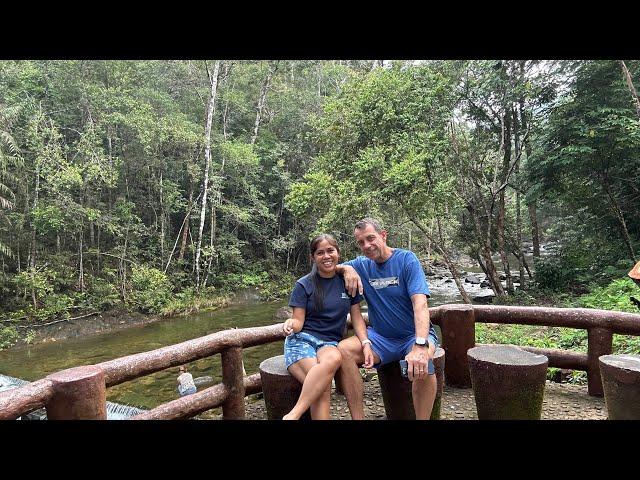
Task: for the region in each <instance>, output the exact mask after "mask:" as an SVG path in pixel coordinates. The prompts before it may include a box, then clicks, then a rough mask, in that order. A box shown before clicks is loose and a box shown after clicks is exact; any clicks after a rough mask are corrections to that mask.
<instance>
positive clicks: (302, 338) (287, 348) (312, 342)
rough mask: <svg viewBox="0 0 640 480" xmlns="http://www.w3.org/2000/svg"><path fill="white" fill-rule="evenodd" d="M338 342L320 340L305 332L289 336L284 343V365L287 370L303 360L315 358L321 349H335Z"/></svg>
mask: <svg viewBox="0 0 640 480" xmlns="http://www.w3.org/2000/svg"><path fill="white" fill-rule="evenodd" d="M337 346H338V342H328V341H325V340H320V339H319V338H317V337H314V336H313V335H311V334H310V333H307V332H298V333H294V334H291V335H289V336H288V337H287V338H286V339H285V341H284V363H285V365H286V366H287V368H289V367H290V366H291V365H293V364H294V363H296V362H297V361H298V360H302V359H303V358H317V356H318V353H317V352H318V350H320V349H321V348H322V347H337Z"/></svg>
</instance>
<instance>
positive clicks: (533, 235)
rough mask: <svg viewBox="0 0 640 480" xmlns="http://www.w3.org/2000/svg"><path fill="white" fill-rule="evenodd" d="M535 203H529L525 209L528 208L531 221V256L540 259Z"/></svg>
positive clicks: (538, 229)
mask: <svg viewBox="0 0 640 480" xmlns="http://www.w3.org/2000/svg"><path fill="white" fill-rule="evenodd" d="M536 203H537V202H536V201H535V200H533V201H531V202H530V203H529V204H528V205H527V207H528V208H529V220H531V239H532V241H533V256H534V257H535V258H540V228H539V227H538V212H537V208H536Z"/></svg>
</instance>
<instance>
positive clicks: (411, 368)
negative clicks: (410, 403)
mask: <svg viewBox="0 0 640 480" xmlns="http://www.w3.org/2000/svg"><path fill="white" fill-rule="evenodd" d="M411 303H412V305H413V320H414V322H415V328H416V337H424V338H428V335H429V323H430V320H429V308H428V306H427V296H426V295H425V294H423V293H416V294H415V295H411ZM432 356H433V353H432V352H431V349H430V348H429V344H428V343H427V345H426V346H424V347H423V346H420V345H416V344H414V345H413V348H412V349H411V351H410V352H409V353H408V354H407V357H406V360H407V362H408V372H409V380H413V379H414V378H418V379H421V378H424V376H425V375H426V374H427V363H428V361H429V359H430V358H432Z"/></svg>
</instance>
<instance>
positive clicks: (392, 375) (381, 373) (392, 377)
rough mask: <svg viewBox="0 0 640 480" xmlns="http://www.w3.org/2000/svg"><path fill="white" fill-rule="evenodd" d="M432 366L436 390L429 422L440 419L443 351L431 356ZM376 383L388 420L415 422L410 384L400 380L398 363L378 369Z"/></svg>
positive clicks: (405, 380) (438, 350)
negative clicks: (378, 384)
mask: <svg viewBox="0 0 640 480" xmlns="http://www.w3.org/2000/svg"><path fill="white" fill-rule="evenodd" d="M433 366H434V367H435V370H436V380H437V383H438V388H437V390H436V399H435V401H434V403H433V409H432V410H431V420H439V419H440V404H441V400H442V389H443V387H444V350H443V349H442V348H437V349H436V352H435V354H434V356H433ZM378 381H379V382H380V390H381V391H382V401H383V402H384V410H385V412H386V414H387V419H388V420H415V419H416V412H415V410H414V408H413V396H412V394H411V386H412V382H410V381H409V380H408V379H406V378H402V374H401V373H400V363H399V362H391V363H387V364H386V365H383V366H381V367H380V368H378Z"/></svg>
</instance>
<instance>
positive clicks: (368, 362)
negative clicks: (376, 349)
mask: <svg viewBox="0 0 640 480" xmlns="http://www.w3.org/2000/svg"><path fill="white" fill-rule="evenodd" d="M362 353H363V354H364V363H363V364H362V366H363V367H364V368H372V367H373V350H371V345H370V344H368V343H367V344H366V345H365V346H364V347H362Z"/></svg>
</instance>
